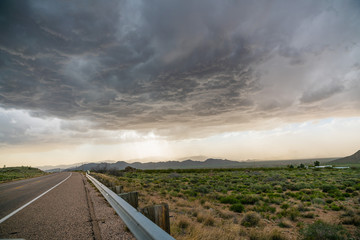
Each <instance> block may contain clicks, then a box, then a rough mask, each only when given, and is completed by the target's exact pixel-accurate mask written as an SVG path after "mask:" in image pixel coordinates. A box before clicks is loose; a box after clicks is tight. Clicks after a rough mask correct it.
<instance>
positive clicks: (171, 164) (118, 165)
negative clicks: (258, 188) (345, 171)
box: [66, 158, 334, 171]
mask: <svg viewBox="0 0 360 240" xmlns="http://www.w3.org/2000/svg"><path fill="white" fill-rule="evenodd" d="M331 160H334V158H316V159H296V160H274V161H255V160H248V161H242V162H239V161H231V160H227V159H217V158H208V159H206V160H205V161H194V160H191V159H188V160H185V161H166V162H149V163H141V162H134V163H127V162H124V161H118V162H115V163H87V164H83V165H81V166H78V167H75V168H74V167H73V168H69V169H66V170H68V171H74V170H82V171H86V170H105V169H116V170H123V169H125V168H126V167H127V166H130V167H133V168H136V169H143V170H145V169H196V168H246V167H276V166H286V165H289V164H294V165H297V164H300V163H303V164H313V163H314V162H315V161H319V162H320V163H327V162H329V161H331Z"/></svg>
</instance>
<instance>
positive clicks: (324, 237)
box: [300, 220, 346, 240]
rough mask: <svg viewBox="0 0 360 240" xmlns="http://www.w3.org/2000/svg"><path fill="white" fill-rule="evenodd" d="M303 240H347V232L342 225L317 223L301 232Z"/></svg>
mask: <svg viewBox="0 0 360 240" xmlns="http://www.w3.org/2000/svg"><path fill="white" fill-rule="evenodd" d="M300 235H301V238H300V239H303V240H342V239H346V230H345V229H344V228H343V227H342V226H341V225H336V224H335V225H332V224H329V223H325V222H322V221H320V220H319V221H316V222H315V223H313V224H309V225H307V226H306V227H305V228H303V229H301V230H300Z"/></svg>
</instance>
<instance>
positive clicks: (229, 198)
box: [220, 196, 239, 204]
mask: <svg viewBox="0 0 360 240" xmlns="http://www.w3.org/2000/svg"><path fill="white" fill-rule="evenodd" d="M220 202H221V203H225V204H234V203H238V202H239V200H238V199H237V198H236V197H235V196H226V197H222V198H220Z"/></svg>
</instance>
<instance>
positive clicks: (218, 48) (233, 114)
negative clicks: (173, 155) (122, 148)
mask: <svg viewBox="0 0 360 240" xmlns="http://www.w3.org/2000/svg"><path fill="white" fill-rule="evenodd" d="M0 4H1V6H0V29H1V33H2V34H1V35H2V37H1V38H0V106H1V107H2V108H3V109H11V108H15V109H23V110H26V111H30V112H31V114H32V116H35V117H36V116H37V117H42V118H45V117H56V118H59V119H62V120H64V121H66V120H71V121H74V122H76V121H78V122H79V121H80V122H81V121H86V122H89V123H91V124H90V125H87V126H88V127H89V128H96V129H104V130H133V129H135V130H144V131H147V130H148V131H150V130H153V131H155V132H156V133H157V134H158V135H164V136H168V137H170V138H187V137H189V136H204V135H206V134H209V133H210V132H212V131H215V132H216V131H219V132H221V131H229V130H242V129H246V128H251V127H254V126H255V124H258V123H261V122H264V121H265V122H266V121H271V120H272V119H275V118H276V119H282V121H294V119H313V118H320V117H324V116H345V115H346V116H349V115H351V116H355V115H359V112H360V111H359V110H360V94H359V92H360V62H359V61H360V43H359V39H360V28H359V27H358V26H359V25H360V11H359V10H360V5H359V3H358V2H357V1H336V2H331V1H316V2H314V1H296V2H294V1H291V2H290V1H285V0H284V1H270V2H269V1H208V0H207V1H205V0H204V1H161V0H160V1H151V2H149V1H139V0H134V1H107V2H106V3H104V2H103V1H92V2H91V4H90V3H89V2H88V1H74V2H66V3H65V2H62V1H28V2H25V3H21V4H20V3H17V2H16V1H1V3H0ZM4 116H5V115H2V117H3V119H0V121H7V120H6V118H5V117H4ZM82 125H83V124H82V123H78V124H75V125H74V127H73V128H72V130H74V131H79V132H81V131H84V130H83V128H82ZM9 131H16V129H15V130H9ZM85 131H86V130H85ZM5 135H12V134H11V133H10V132H9V133H5ZM14 138H16V137H14ZM4 141H5V140H4ZM8 141H9V143H11V142H16V139H12V138H10V140H8Z"/></svg>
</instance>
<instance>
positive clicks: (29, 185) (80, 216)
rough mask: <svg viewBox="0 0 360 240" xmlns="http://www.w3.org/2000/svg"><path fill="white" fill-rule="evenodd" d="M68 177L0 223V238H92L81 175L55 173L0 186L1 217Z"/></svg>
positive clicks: (92, 233) (86, 199)
mask: <svg viewBox="0 0 360 240" xmlns="http://www.w3.org/2000/svg"><path fill="white" fill-rule="evenodd" d="M70 174H71V176H70ZM69 176H70V177H69ZM67 177H69V178H68V179H67V180H66V181H64V182H63V183H61V184H60V185H58V186H57V187H55V188H54V189H52V190H51V191H49V192H47V193H46V194H45V195H43V196H42V197H40V198H39V199H37V200H36V201H34V202H33V203H31V204H30V205H28V206H26V207H25V208H24V209H22V210H21V211H19V212H17V213H16V214H14V215H13V216H11V217H10V218H8V219H6V220H5V221H3V222H2V223H0V238H23V239H95V236H94V231H93V224H92V221H91V216H90V211H89V204H88V198H87V193H86V191H85V185H84V177H83V176H82V175H81V174H80V173H58V174H51V175H48V176H43V177H39V178H34V179H28V180H22V181H17V182H11V183H6V184H0V199H1V200H0V212H1V218H3V217H4V216H6V215H7V214H9V213H11V212H12V211H14V210H16V209H17V208H19V207H21V206H22V205H24V204H26V203H27V202H29V201H31V200H32V199H34V198H36V197H37V196H39V195H41V194H42V193H44V192H46V191H47V190H49V189H51V188H52V187H54V186H56V185H57V184H58V183H60V182H62V181H63V180H65V179H66V178H67Z"/></svg>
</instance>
